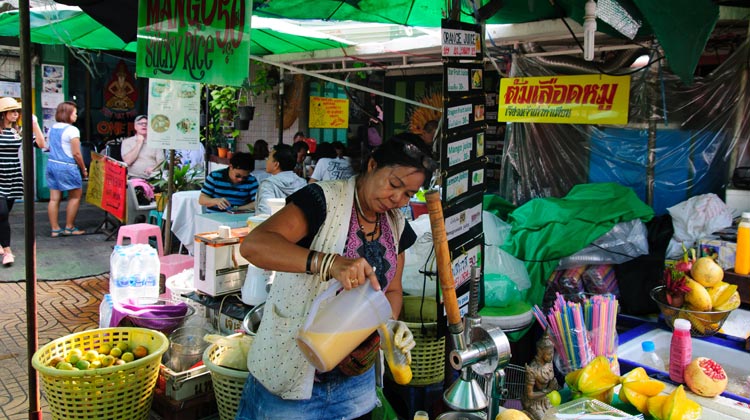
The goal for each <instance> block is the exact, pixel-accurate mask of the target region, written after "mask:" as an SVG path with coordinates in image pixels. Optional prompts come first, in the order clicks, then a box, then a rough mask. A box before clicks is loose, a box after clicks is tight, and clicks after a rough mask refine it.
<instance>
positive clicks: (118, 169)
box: [86, 152, 128, 222]
mask: <svg viewBox="0 0 750 420" xmlns="http://www.w3.org/2000/svg"><path fill="white" fill-rule="evenodd" d="M127 178H128V170H127V168H126V167H125V164H124V163H122V162H119V161H116V160H114V159H112V158H110V157H107V156H104V155H100V154H99V153H96V152H91V164H90V165H89V181H88V188H87V189H86V202H87V203H90V204H93V205H95V206H97V207H99V208H100V209H102V210H104V211H106V212H107V213H109V214H111V215H112V216H114V217H115V218H117V220H119V221H121V222H125V216H126V214H125V209H126V207H127V206H126V203H127V198H126V195H125V194H126V190H127Z"/></svg>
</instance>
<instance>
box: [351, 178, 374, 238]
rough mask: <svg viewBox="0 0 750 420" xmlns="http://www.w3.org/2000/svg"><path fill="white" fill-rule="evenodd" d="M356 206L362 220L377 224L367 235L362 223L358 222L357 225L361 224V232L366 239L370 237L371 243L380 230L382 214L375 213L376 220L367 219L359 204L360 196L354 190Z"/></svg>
mask: <svg viewBox="0 0 750 420" xmlns="http://www.w3.org/2000/svg"><path fill="white" fill-rule="evenodd" d="M354 204H355V208H356V209H357V214H358V215H359V217H361V218H362V220H364V221H365V222H367V223H375V227H374V228H373V229H372V232H370V233H367V232H365V229H364V227H363V226H362V223H360V222H359V220H357V224H359V230H360V232H362V234H363V235H364V236H365V237H369V238H370V239H369V240H370V241H372V240H374V239H375V235H376V234H377V233H378V231H379V230H380V213H375V220H369V219H368V218H366V217H365V214H364V212H363V211H362V206H361V205H360V204H359V195H358V194H357V189H356V188H355V189H354Z"/></svg>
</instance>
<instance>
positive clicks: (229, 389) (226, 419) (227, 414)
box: [203, 336, 250, 420]
mask: <svg viewBox="0 0 750 420" xmlns="http://www.w3.org/2000/svg"><path fill="white" fill-rule="evenodd" d="M230 337H231V336H230ZM225 350H226V347H224V346H218V345H216V344H211V345H210V346H208V348H207V349H206V351H205V352H203V364H204V365H205V366H206V367H207V368H208V370H209V372H211V381H212V382H213V384H214V395H216V405H218V407H219V418H221V420H234V417H235V415H236V414H237V408H239V406H240V398H241V397H242V388H243V387H244V386H245V381H246V380H247V377H248V375H250V372H245V371H239V370H235V369H228V368H225V367H222V366H219V365H217V364H216V363H215V362H216V360H218V358H219V357H220V356H221V354H222V353H223V352H224V351H225Z"/></svg>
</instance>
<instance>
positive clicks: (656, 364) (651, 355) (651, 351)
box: [640, 341, 665, 372]
mask: <svg viewBox="0 0 750 420" xmlns="http://www.w3.org/2000/svg"><path fill="white" fill-rule="evenodd" d="M641 349H643V355H642V356H641V360H640V363H641V364H642V365H643V366H648V367H650V368H653V369H656V370H658V371H659V372H664V370H665V369H664V361H663V360H661V357H659V355H658V354H656V348H655V346H654V342H653V341H644V342H642V343H641Z"/></svg>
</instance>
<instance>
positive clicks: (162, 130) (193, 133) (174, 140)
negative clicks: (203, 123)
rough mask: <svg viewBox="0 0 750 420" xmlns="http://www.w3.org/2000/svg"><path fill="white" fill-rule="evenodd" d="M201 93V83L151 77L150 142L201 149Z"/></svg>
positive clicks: (170, 147) (157, 146)
mask: <svg viewBox="0 0 750 420" xmlns="http://www.w3.org/2000/svg"><path fill="white" fill-rule="evenodd" d="M200 93H201V90H200V84H198V83H194V82H180V81H175V80H162V79H149V86H148V144H149V146H151V147H155V148H157V149H178V150H186V149H187V150H198V149H200V124H199V118H200Z"/></svg>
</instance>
